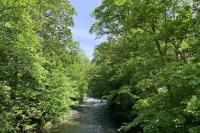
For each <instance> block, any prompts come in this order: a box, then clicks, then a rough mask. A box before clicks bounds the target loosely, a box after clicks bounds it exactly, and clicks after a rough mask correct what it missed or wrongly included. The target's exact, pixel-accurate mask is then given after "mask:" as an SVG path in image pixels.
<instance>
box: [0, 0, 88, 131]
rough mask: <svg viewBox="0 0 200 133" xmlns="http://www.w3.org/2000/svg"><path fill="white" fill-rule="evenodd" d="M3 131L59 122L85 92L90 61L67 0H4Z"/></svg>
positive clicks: (0, 29)
mask: <svg viewBox="0 0 200 133" xmlns="http://www.w3.org/2000/svg"><path fill="white" fill-rule="evenodd" d="M0 5H1V6H0V19H1V22H0V73H1V75H0V132H20V133H21V132H26V131H27V130H33V129H35V130H38V129H40V128H42V127H43V126H44V125H45V124H46V123H47V122H52V123H53V122H55V121H56V120H57V119H58V118H59V117H60V116H62V115H63V114H66V113H67V112H68V110H69V109H70V106H72V105H74V104H75V103H79V102H81V101H82V100H83V98H84V96H85V94H86V91H87V68H86V67H87V66H88V65H89V62H88V60H87V59H86V57H85V56H84V54H82V52H81V50H80V48H79V45H78V43H77V42H75V41H74V40H73V38H72V34H71V30H70V28H71V26H73V19H72V17H73V15H75V9H74V8H73V7H72V6H71V5H70V2H69V1H66V0H59V1H55V0H50V1H49V0H48V1H47V0H43V1H40V0H17V1H10V0H4V1H0Z"/></svg>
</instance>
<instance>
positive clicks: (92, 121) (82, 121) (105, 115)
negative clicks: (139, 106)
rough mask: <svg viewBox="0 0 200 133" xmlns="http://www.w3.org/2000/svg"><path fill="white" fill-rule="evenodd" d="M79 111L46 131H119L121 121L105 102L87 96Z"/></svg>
mask: <svg viewBox="0 0 200 133" xmlns="http://www.w3.org/2000/svg"><path fill="white" fill-rule="evenodd" d="M79 111H80V113H79V114H76V115H74V116H73V118H72V119H70V120H69V121H67V122H66V123H63V124H60V125H58V126H56V127H54V128H52V129H50V130H49V131H47V132H48V133H119V132H118V131H117V128H118V127H119V125H120V124H121V121H120V120H119V119H117V117H116V116H114V115H112V114H110V112H109V110H108V109H107V106H106V102H105V101H102V100H97V99H93V98H88V99H87V100H86V101H85V103H84V104H83V105H81V106H80V108H79Z"/></svg>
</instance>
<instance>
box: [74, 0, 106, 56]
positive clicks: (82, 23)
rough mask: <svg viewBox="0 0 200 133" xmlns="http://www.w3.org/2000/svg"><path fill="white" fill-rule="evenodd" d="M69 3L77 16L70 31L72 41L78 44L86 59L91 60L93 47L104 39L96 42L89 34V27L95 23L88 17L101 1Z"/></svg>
mask: <svg viewBox="0 0 200 133" xmlns="http://www.w3.org/2000/svg"><path fill="white" fill-rule="evenodd" d="M70 1H71V4H72V5H73V6H74V7H75V8H76V11H77V16H75V17H74V22H75V25H74V27H73V29H72V33H73V36H74V39H75V40H77V41H79V42H80V46H81V48H82V49H83V50H84V51H85V53H86V55H87V57H88V58H89V59H92V57H93V52H94V49H95V46H96V45H98V44H100V43H101V42H103V41H104V40H105V38H102V39H98V40H96V39H95V38H96V36H95V35H94V34H90V33H89V29H90V26H91V25H92V24H93V23H94V22H95V19H94V18H92V17H91V16H90V14H91V11H92V10H93V9H94V8H95V7H97V6H98V5H100V3H101V0H70Z"/></svg>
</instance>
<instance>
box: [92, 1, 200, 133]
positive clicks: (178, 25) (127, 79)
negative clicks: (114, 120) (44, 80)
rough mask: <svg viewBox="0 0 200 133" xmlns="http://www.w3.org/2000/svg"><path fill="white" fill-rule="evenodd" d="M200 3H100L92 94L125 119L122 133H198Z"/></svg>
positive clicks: (93, 28) (93, 31)
mask: <svg viewBox="0 0 200 133" xmlns="http://www.w3.org/2000/svg"><path fill="white" fill-rule="evenodd" d="M199 7H200V2H199V1H198V0H114V2H113V0H103V1H102V4H101V5H100V6H99V7H97V8H96V9H95V10H94V11H93V16H94V17H95V18H96V22H95V23H94V24H93V25H92V27H91V32H92V33H96V35H97V36H98V37H102V36H108V40H107V41H106V42H103V43H102V44H100V45H99V46H97V48H96V50H95V53H94V59H93V61H92V62H93V63H94V65H95V67H94V68H93V69H92V70H91V73H92V78H91V79H90V82H89V89H90V92H91V93H92V94H93V95H94V96H96V97H103V98H107V99H108V101H109V105H110V107H111V109H113V110H114V111H117V112H122V115H127V116H128V118H129V122H128V123H126V124H124V125H123V126H122V127H121V131H129V130H133V129H134V131H136V130H138V132H144V133H158V132H159V133H161V132H167V133H175V132H184V133H186V132H190V133H198V132H199V131H200V126H199V123H200V115H199V109H200V102H199V98H200V90H199V89H200V88H199V87H200V45H199V43H200V32H199V31H200V23H199V21H200V8H199Z"/></svg>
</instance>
